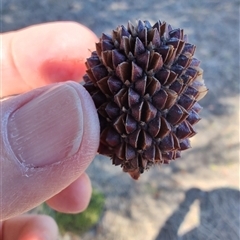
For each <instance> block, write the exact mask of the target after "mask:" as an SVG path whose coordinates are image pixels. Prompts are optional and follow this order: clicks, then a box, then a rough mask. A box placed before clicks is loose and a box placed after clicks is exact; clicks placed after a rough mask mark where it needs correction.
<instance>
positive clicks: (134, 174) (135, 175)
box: [128, 169, 140, 180]
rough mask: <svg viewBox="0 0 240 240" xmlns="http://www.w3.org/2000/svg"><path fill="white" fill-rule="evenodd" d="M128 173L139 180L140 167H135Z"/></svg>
mask: <svg viewBox="0 0 240 240" xmlns="http://www.w3.org/2000/svg"><path fill="white" fill-rule="evenodd" d="M128 173H129V175H130V176H131V177H132V179H134V180H138V179H139V177H140V172H139V170H138V169H135V170H133V171H131V172H128Z"/></svg>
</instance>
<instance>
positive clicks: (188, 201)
mask: <svg viewBox="0 0 240 240" xmlns="http://www.w3.org/2000/svg"><path fill="white" fill-rule="evenodd" d="M196 200H198V201H199V208H200V209H199V212H200V213H199V216H198V217H199V218H200V223H199V225H198V226H196V227H195V228H193V229H192V230H190V231H188V232H186V233H185V234H184V235H182V236H179V234H178V231H179V228H180V226H181V224H182V223H183V222H184V218H185V217H186V215H187V214H188V212H189V211H190V208H191V205H192V204H193V202H194V201H196ZM239 201H240V192H239V191H238V190H235V189H230V188H219V189H215V190H213V191H210V192H205V191H201V190H200V189H197V188H192V189H190V190H188V191H187V192H186V193H185V199H184V200H183V202H182V203H181V204H180V205H179V207H178V209H177V210H176V211H175V212H174V213H173V214H172V215H171V216H170V217H169V218H168V219H167V221H166V222H165V224H164V226H163V227H162V228H161V229H160V231H159V234H158V236H157V237H156V239H155V240H166V239H168V240H176V239H179V240H193V239H194V240H202V239H211V240H226V239H239V224H240V222H239V212H240V205H239Z"/></svg>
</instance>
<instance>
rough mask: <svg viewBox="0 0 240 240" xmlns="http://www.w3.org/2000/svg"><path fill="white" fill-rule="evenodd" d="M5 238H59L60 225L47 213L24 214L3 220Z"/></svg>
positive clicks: (40, 239)
mask: <svg viewBox="0 0 240 240" xmlns="http://www.w3.org/2000/svg"><path fill="white" fill-rule="evenodd" d="M3 229H4V231H3V233H2V235H3V236H2V238H3V239H18V240H28V239H29V240H30V239H34V240H42V239H49V240H50V239H51V240H55V239H57V238H58V226H57V224H56V222H55V221H54V220H53V218H51V217H50V216H47V215H34V214H33V215H22V216H18V217H15V218H12V219H9V220H7V221H5V222H3Z"/></svg>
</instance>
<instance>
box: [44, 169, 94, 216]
mask: <svg viewBox="0 0 240 240" xmlns="http://www.w3.org/2000/svg"><path fill="white" fill-rule="evenodd" d="M91 194H92V186H91V181H90V179H89V177H88V175H87V174H86V173H83V174H82V175H81V176H80V177H79V178H78V179H77V180H76V181H74V182H73V183H72V184H71V185H69V186H68V187H67V188H65V189H64V190H62V191H61V192H60V193H58V194H57V195H55V196H54V197H52V198H50V199H49V200H47V204H48V205H49V206H50V207H51V208H53V209H54V210H56V211H59V212H64V213H79V212H83V211H84V210H85V209H86V208H87V207H88V204H89V201H90V198H91Z"/></svg>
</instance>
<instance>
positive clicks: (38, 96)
mask: <svg viewBox="0 0 240 240" xmlns="http://www.w3.org/2000/svg"><path fill="white" fill-rule="evenodd" d="M96 41H97V38H96V37H95V35H94V34H93V33H92V32H91V31H90V30H88V29H87V28H86V27H84V26H82V25H80V24H77V23H73V22H61V23H60V22H59V23H49V24H41V25H36V26H32V27H29V28H26V29H23V30H20V31H16V32H10V33H6V34H3V35H2V54H1V58H2V59H1V69H2V70H1V97H6V96H10V95H15V94H17V95H16V96H13V97H10V98H7V99H4V100H2V101H1V102H0V103H1V128H0V139H1V142H0V147H1V159H0V164H1V165H0V169H1V195H0V200H1V201H0V206H1V212H0V218H1V220H5V221H3V222H2V225H0V239H4V240H8V239H30V238H31V239H33V238H34V239H56V238H57V226H56V223H55V222H54V221H53V220H52V219H51V218H50V217H47V216H40V215H39V216H37V215H22V216H19V215H20V214H22V213H24V212H26V211H28V210H30V209H32V208H34V207H36V206H37V205H39V204H41V203H42V202H44V201H46V202H47V204H48V205H49V206H51V207H52V208H54V209H55V210H58V211H61V212H66V213H76V212H80V211H83V210H84V209H85V208H86V207H87V205H88V203H89V200H90V197H91V183H90V180H89V178H88V176H87V175H86V174H85V173H84V171H85V170H86V168H87V167H88V166H89V164H90V162H91V161H92V159H93V158H94V156H95V154H96V151H97V148H98V144H99V122H98V118H97V114H96V109H95V107H94V104H93V102H92V99H91V97H90V96H89V94H88V93H87V92H86V91H85V89H84V88H83V87H82V86H81V85H80V84H79V83H76V82H74V81H77V80H80V79H81V78H82V76H83V74H84V71H85V59H86V58H87V57H88V56H89V55H90V52H89V51H90V50H89V49H94V43H95V42H96ZM67 80H72V81H69V82H66V81H67ZM57 82H62V83H57ZM39 87H40V88H39ZM1 236H2V238H1Z"/></svg>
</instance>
